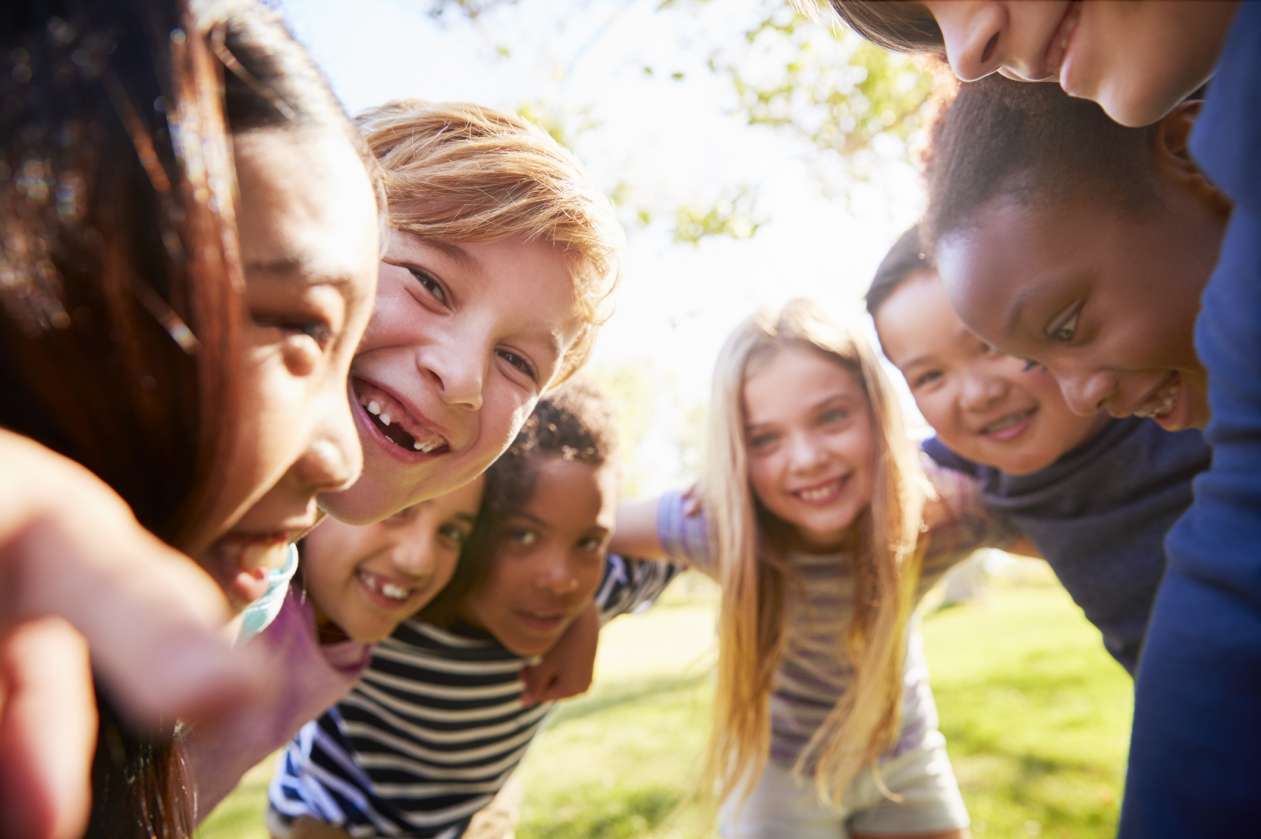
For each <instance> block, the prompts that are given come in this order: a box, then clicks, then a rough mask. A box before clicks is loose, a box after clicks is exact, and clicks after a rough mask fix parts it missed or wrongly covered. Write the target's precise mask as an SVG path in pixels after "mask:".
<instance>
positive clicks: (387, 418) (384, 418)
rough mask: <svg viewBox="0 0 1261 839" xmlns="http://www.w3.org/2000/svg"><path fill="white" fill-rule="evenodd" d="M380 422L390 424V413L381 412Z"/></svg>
mask: <svg viewBox="0 0 1261 839" xmlns="http://www.w3.org/2000/svg"><path fill="white" fill-rule="evenodd" d="M381 424H382V425H389V424H390V415H389V414H387V413H384V412H383V413H382V414H381Z"/></svg>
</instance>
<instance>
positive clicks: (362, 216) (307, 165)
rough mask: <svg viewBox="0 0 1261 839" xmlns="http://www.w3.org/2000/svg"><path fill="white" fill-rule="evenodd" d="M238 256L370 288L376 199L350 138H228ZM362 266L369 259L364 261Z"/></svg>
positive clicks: (314, 134)
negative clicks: (235, 192) (233, 176)
mask: <svg viewBox="0 0 1261 839" xmlns="http://www.w3.org/2000/svg"><path fill="white" fill-rule="evenodd" d="M233 144H234V145H233V150H234V157H235V161H236V168H237V181H238V184H239V187H240V202H239V205H240V206H239V207H238V211H237V214H238V227H239V229H240V244H241V254H242V259H243V260H244V261H245V263H246V264H247V265H249V264H261V265H266V266H272V267H275V268H276V269H277V270H280V271H293V272H300V273H303V274H306V275H310V276H315V277H320V278H329V279H346V280H349V281H352V282H353V283H354V284H355V285H357V286H363V287H370V284H371V281H372V280H373V275H372V272H371V271H365V267H366V265H365V260H366V259H369V258H370V257H371V259H372V260H373V261H375V253H376V248H377V244H376V243H377V218H376V201H375V198H374V196H373V192H372V186H371V182H370V181H369V179H368V174H367V171H366V170H365V169H364V166H363V163H362V161H361V160H360V159H359V157H358V155H357V154H356V152H355V150H354V148H353V147H352V146H351V144H350V142H349V140H347V139H346V138H344V137H342V136H340V135H339V134H337V133H336V132H333V131H313V130H312V131H277V130H267V131H253V132H248V133H246V134H243V135H240V136H237V137H234V139H233ZM367 264H371V263H370V262H369V263H367Z"/></svg>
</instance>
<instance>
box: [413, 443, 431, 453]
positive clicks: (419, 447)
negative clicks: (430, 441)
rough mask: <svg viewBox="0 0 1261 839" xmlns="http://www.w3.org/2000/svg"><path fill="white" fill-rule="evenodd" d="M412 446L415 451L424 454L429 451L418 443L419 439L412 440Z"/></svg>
mask: <svg viewBox="0 0 1261 839" xmlns="http://www.w3.org/2000/svg"><path fill="white" fill-rule="evenodd" d="M412 448H413V449H415V450H416V451H418V452H425V453H426V454H428V453H429V450H428V449H426V448H425V447H424V446H422V445H421V444H420V441H419V440H413V441H412Z"/></svg>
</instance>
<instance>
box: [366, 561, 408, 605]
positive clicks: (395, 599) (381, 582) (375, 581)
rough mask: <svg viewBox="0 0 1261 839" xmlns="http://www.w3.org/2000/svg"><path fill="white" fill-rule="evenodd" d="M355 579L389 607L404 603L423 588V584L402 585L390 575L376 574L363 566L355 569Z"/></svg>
mask: <svg viewBox="0 0 1261 839" xmlns="http://www.w3.org/2000/svg"><path fill="white" fill-rule="evenodd" d="M355 579H357V580H358V581H359V582H360V584H361V585H363V587H364V588H366V589H367V590H368V591H369V592H371V593H372V594H375V595H377V597H378V598H380V600H382V601H384V605H386V606H387V607H397V606H401V605H403V604H404V603H406V602H407V601H408V600H410V599H412V598H413V597H415V596H416V594H417V593H418V592H419V591H420V590H421V589H422V588H423V586H405V585H401V584H399V583H398V582H397V581H395V580H392V579H390V578H389V577H383V576H381V575H380V574H374V573H373V572H371V571H367V570H364V569H362V568H361V569H358V570H356V571H355Z"/></svg>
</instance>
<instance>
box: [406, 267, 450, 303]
mask: <svg viewBox="0 0 1261 839" xmlns="http://www.w3.org/2000/svg"><path fill="white" fill-rule="evenodd" d="M407 272H408V273H409V274H411V275H412V276H413V277H415V278H416V282H417V283H419V284H420V287H421V288H423V289H424V290H425V291H427V292H429V293H430V294H432V295H433V298H434V299H435V300H437V301H438V302H439V303H441V304H442V305H443V306H450V305H451V301H450V297H449V296H448V295H447V290H446V289H445V288H443V286H442V283H440V282H438V280H437V279H436V278H435V277H434V276H433V275H432V274H430V273H429V272H428V271H422V270H421V269H419V268H411V267H409V268H408V269H407Z"/></svg>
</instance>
